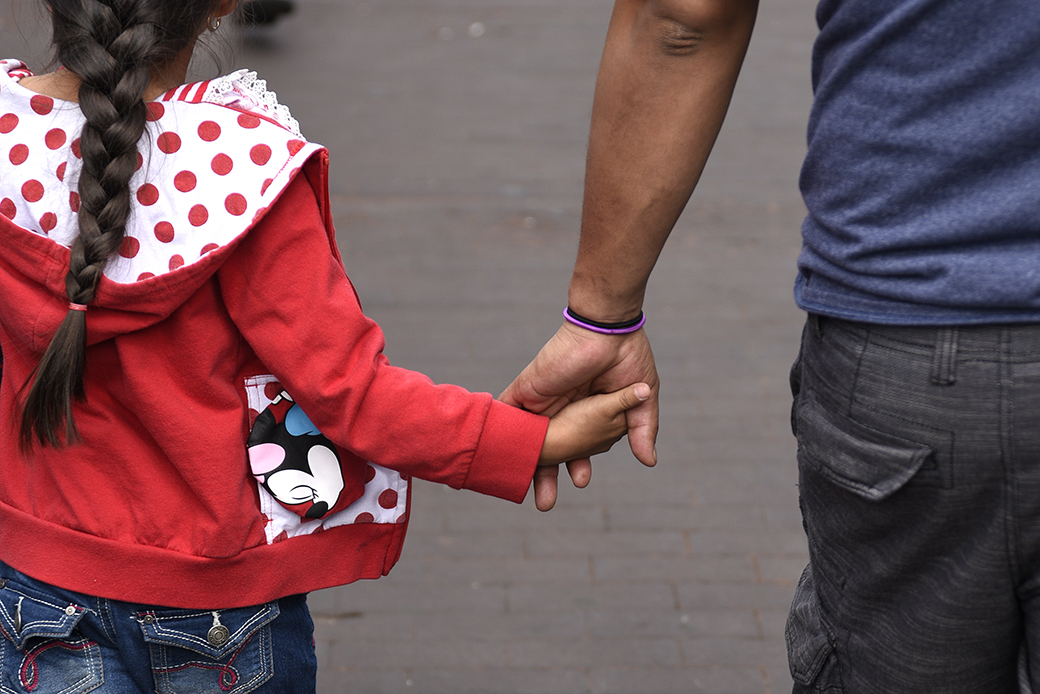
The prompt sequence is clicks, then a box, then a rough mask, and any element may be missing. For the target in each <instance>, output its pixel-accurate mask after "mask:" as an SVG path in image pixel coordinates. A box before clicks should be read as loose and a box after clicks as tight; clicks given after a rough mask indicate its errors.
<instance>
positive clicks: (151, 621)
mask: <svg viewBox="0 0 1040 694" xmlns="http://www.w3.org/2000/svg"><path fill="white" fill-rule="evenodd" d="M143 621H144V623H145V624H155V615H153V614H146V615H145V616H144V620H143Z"/></svg>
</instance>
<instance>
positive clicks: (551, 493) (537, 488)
mask: <svg viewBox="0 0 1040 694" xmlns="http://www.w3.org/2000/svg"><path fill="white" fill-rule="evenodd" d="M559 474H560V466H559V465H543V466H540V467H537V468H535V471H534V505H535V508H537V509H538V510H539V511H548V510H550V509H552V507H553V506H555V505H556V487H557V483H556V478H557V476H558V475H559Z"/></svg>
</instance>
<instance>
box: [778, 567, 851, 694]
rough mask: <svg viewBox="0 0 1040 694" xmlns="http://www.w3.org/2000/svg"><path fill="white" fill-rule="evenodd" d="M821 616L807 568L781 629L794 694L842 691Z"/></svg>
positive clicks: (835, 658) (835, 656)
mask: <svg viewBox="0 0 1040 694" xmlns="http://www.w3.org/2000/svg"><path fill="white" fill-rule="evenodd" d="M821 613H822V611H821V609H820V601H819V599H818V598H817V597H816V587H815V585H814V584H813V578H812V572H811V571H810V570H809V567H808V566H807V567H805V571H803V572H802V577H801V579H800V580H799V581H798V588H797V589H796V590H795V595H794V600H793V601H792V602H791V613H790V614H789V615H788V617H787V626H786V628H785V629H784V640H785V641H786V642H787V662H788V665H789V667H790V669H791V678H792V679H793V680H794V681H795V692H800V691H805V692H814V693H815V692H821V693H822V692H842V691H844V690H843V688H842V685H841V677H840V672H839V670H838V665H837V655H836V653H835V650H834V641H833V639H832V638H831V635H830V633H828V631H827V630H826V628H825V627H824V624H823V620H822V618H821Z"/></svg>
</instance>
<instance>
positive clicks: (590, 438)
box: [538, 383, 651, 465]
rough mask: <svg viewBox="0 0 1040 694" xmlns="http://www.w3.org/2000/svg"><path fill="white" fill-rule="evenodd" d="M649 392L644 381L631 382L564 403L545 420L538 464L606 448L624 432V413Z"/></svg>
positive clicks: (563, 460)
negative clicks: (616, 389) (615, 388)
mask: <svg viewBox="0 0 1040 694" xmlns="http://www.w3.org/2000/svg"><path fill="white" fill-rule="evenodd" d="M650 392H651V391H650V386H648V385H647V384H645V383H635V384H633V385H630V386H629V387H627V388H624V389H622V390H619V391H615V392H613V393H605V394H603V395H592V396H590V397H587V398H582V399H581V400H578V401H576V402H573V403H571V404H570V405H567V406H566V407H564V408H563V409H562V410H560V411H559V412H557V413H556V414H554V415H553V416H552V419H550V420H549V430H548V431H547V432H546V434H545V443H543V444H542V455H541V457H539V459H538V464H539V465H558V464H560V463H565V462H567V461H569V460H574V459H576V458H588V457H589V456H591V455H595V454H596V453H604V452H606V451H609V450H610V447H611V446H613V445H614V444H615V443H617V442H618V441H619V440H621V437H622V436H624V435H625V432H626V431H628V425H627V423H626V422H625V412H626V411H628V410H630V409H632V408H633V407H635V406H636V405H638V404H639V403H641V402H643V401H644V400H646V399H647V398H649V397H650Z"/></svg>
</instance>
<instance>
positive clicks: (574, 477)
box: [567, 458, 592, 489]
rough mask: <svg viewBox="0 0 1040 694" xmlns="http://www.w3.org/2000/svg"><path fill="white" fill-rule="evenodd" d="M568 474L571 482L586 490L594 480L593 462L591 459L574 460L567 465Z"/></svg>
mask: <svg viewBox="0 0 1040 694" xmlns="http://www.w3.org/2000/svg"><path fill="white" fill-rule="evenodd" d="M567 474H568V475H570V476H571V482H573V483H574V486H575V487H577V488H578V489H584V488H585V487H587V486H589V482H590V481H591V480H592V460H591V459H589V458H579V459H578V460H572V461H570V462H569V463H567Z"/></svg>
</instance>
